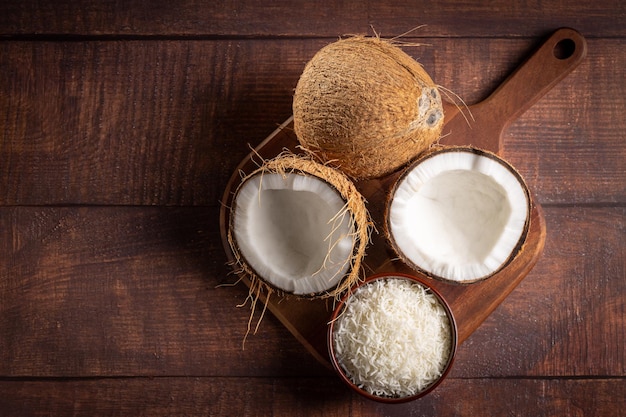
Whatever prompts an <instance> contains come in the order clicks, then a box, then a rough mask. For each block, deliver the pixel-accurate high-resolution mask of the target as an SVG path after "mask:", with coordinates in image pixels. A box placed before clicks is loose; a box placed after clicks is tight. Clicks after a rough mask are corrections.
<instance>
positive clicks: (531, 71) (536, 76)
mask: <svg viewBox="0 0 626 417" xmlns="http://www.w3.org/2000/svg"><path fill="white" fill-rule="evenodd" d="M586 54H587V42H586V41H585V38H584V37H583V36H582V35H581V34H580V33H578V32H577V31H576V30H574V29H570V28H561V29H558V30H557V31H556V32H554V33H553V34H552V36H550V38H548V40H547V41H545V42H544V43H543V45H542V46H541V47H539V49H537V50H536V51H535V52H534V53H533V54H532V55H531V56H530V57H529V58H528V59H527V60H526V61H525V62H524V63H523V64H522V65H520V66H519V67H518V69H517V70H516V71H515V72H513V73H512V74H511V75H510V76H509V78H507V79H506V80H505V81H504V82H503V83H502V84H501V85H500V86H499V87H498V88H497V89H496V90H495V91H494V92H493V93H492V94H491V95H490V96H489V97H488V98H487V99H486V100H484V102H483V103H484V104H485V105H489V106H492V107H495V108H499V109H500V110H499V111H500V112H501V113H500V114H502V117H501V118H500V120H502V121H503V122H504V123H505V126H506V125H507V124H508V123H510V122H511V121H513V120H515V119H516V118H517V117H519V116H520V115H521V114H522V113H524V112H525V111H526V110H528V109H529V108H530V107H531V106H532V105H533V104H535V103H536V102H537V101H538V100H539V99H540V98H541V97H543V96H544V95H545V94H546V93H547V92H548V91H549V90H550V89H551V88H552V87H554V86H555V85H556V84H557V83H558V82H559V81H561V80H562V79H563V78H565V76H566V75H568V74H569V73H570V72H571V71H572V70H573V69H574V68H576V67H577V66H578V64H579V63H580V62H581V61H582V60H583V58H584V57H585V55H586Z"/></svg>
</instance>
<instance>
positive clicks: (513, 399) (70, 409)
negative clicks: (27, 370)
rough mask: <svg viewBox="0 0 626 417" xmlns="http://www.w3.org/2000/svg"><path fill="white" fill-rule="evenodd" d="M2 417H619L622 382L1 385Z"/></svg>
mask: <svg viewBox="0 0 626 417" xmlns="http://www.w3.org/2000/svg"><path fill="white" fill-rule="evenodd" d="M0 393H1V394H2V395H1V398H0V412H1V413H2V415H3V416H11V417H13V416H16V417H17V416H19V417H37V416H50V415H57V416H60V415H72V416H76V417H80V416H89V417H97V416H105V415H106V416H124V415H133V416H138V417H139V416H150V417H161V416H164V417H165V416H167V417H174V416H207V415H209V416H248V415H259V416H265V415H272V416H290V417H291V416H307V417H309V416H331V417H332V416H355V417H356V416H364V417H367V416H381V415H384V416H390V417H392V416H408V415H445V416H459V417H462V416H468V417H470V416H471V417H473V416H477V415H491V416H500V415H510V416H537V417H541V416H555V415H558V416H575V415H584V416H587V415H592V416H598V417H604V416H607V417H608V416H617V415H620V412H621V411H622V410H623V409H624V407H626V400H625V398H626V384H624V380H623V379H584V378H583V379H454V378H448V379H447V380H446V381H445V382H444V383H443V384H441V385H440V386H439V387H438V388H437V389H436V390H435V391H433V392H432V393H430V394H428V395H427V396H426V397H424V398H422V399H420V400H417V401H414V402H410V403H406V404H393V405H388V404H378V403H375V402H372V401H370V400H366V399H363V398H361V397H357V395H356V394H352V393H351V392H350V391H349V390H348V388H347V387H344V386H341V385H340V384H339V381H337V380H335V379H334V378H313V379H312V378H297V379H293V378H184V377H180V378H163V377H157V378H119V379H118V378H116V379H87V380H80V379H79V380H75V379H68V380H35V381H29V380H25V381H0Z"/></svg>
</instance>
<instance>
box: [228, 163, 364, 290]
mask: <svg viewBox="0 0 626 417" xmlns="http://www.w3.org/2000/svg"><path fill="white" fill-rule="evenodd" d="M369 225H370V222H369V216H368V213H367V210H366V208H365V201H364V199H363V198H362V196H361V194H360V193H359V192H358V191H357V190H356V188H355V187H354V185H353V183H352V182H351V181H350V180H349V179H348V178H347V177H346V176H345V175H343V174H342V173H340V172H338V171H337V170H334V169H333V168H330V167H328V166H325V165H322V164H319V163H317V162H315V161H313V160H311V159H308V158H304V157H299V156H296V155H293V154H286V155H281V156H278V157H277V158H275V159H272V160H270V161H266V162H265V163H264V164H263V166H262V167H260V168H259V169H257V170H256V171H255V172H253V173H252V174H250V175H249V176H247V177H246V178H244V179H243V181H242V183H241V185H240V186H239V187H238V188H237V190H236V191H235V195H234V198H233V205H232V208H231V213H230V233H229V241H230V245H231V248H232V250H233V253H234V254H235V258H236V260H237V263H238V264H239V266H240V267H241V269H242V270H243V272H245V273H246V275H247V276H248V277H249V278H250V279H251V281H253V283H255V284H259V283H260V284H261V285H264V286H265V288H266V289H267V290H268V292H272V291H274V290H277V291H279V292H280V293H282V294H293V295H298V296H319V297H324V296H336V295H339V294H340V293H341V292H343V291H344V290H345V289H347V288H350V287H351V286H352V285H353V284H355V283H356V281H357V280H358V278H359V272H360V271H359V270H360V267H361V261H362V258H363V257H364V255H365V246H366V244H367V242H368V240H369Z"/></svg>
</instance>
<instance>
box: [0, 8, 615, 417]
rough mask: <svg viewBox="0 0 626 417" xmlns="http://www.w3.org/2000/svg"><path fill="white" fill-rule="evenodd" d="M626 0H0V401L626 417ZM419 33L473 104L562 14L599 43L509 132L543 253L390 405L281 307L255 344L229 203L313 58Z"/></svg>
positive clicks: (151, 409) (162, 412)
mask: <svg viewBox="0 0 626 417" xmlns="http://www.w3.org/2000/svg"><path fill="white" fill-rule="evenodd" d="M331 3H332V4H331ZM625 4H626V3H624V2H623V1H620V0H608V1H605V2H598V1H595V2H593V1H591V2H590V1H586V0H574V1H564V0H546V1H506V0H493V1H489V2H484V1H481V0H467V1H460V2H459V1H452V0H444V1H438V2H432V1H431V2H425V1H415V2H405V1H397V0H391V1H383V2H380V1H378V2H374V1H357V0H346V1H341V2H329V3H328V4H326V3H323V4H319V3H315V2H301V1H296V0H281V1H275V2H260V1H255V0H233V1H227V2H219V1H201V0H182V1H179V2H171V1H165V0H154V1H151V2H143V1H139V0H130V1H126V2H120V1H109V0H104V1H94V0H77V1H69V0H59V1H35V0H25V1H19V2H16V1H13V2H10V1H5V2H0V80H1V81H0V415H1V416H2V417H4V416H8V417H14V416H15V417H23V416H26V417H28V416H48V415H57V416H99V415H107V416H122V415H137V416H151V417H160V416H183V415H186V416H195V415H197V416H200V415H202V416H206V415H220V416H229V415H238V416H240V415H275V416H299V415H302V416H304V415H306V416H308V415H324V416H339V415H342V416H344V415H348V416H408V415H414V416H429V415H442V416H448V415H449V416H482V415H493V416H499V415H512V416H553V415H558V416H561V415H567V416H570V415H571V416H602V417H603V416H607V417H608V416H610V417H614V416H619V415H623V414H624V409H625V407H626V404H625V403H624V398H626V392H625V387H626V384H625V383H624V382H625V381H626V357H625V356H624V355H625V353H624V348H623V347H624V345H625V344H626V334H625V329H626V309H625V308H626V307H624V306H625V305H626V304H625V303H624V300H625V299H626V288H625V285H626V284H625V282H626V281H625V280H624V277H625V276H626V266H625V262H626V261H625V259H626V254H625V253H624V250H625V249H624V248H626V242H625V240H624V239H625V236H626V229H625V228H626V212H625V206H626V201H625V199H626V188H625V187H626V170H625V169H624V166H625V165H624V161H626V141H625V140H624V131H626V121H625V118H624V117H623V116H624V109H625V108H626V101H625V100H626V99H625V98H624V97H626V90H625V88H626V84H625V83H624V79H626V74H625V72H624V68H625V67H626V55H625V54H624V50H625V49H626V31H625V26H624V20H625V19H626V6H625ZM422 24H426V26H425V27H423V28H420V29H417V30H416V31H414V32H412V33H411V34H409V35H407V36H404V37H402V40H403V41H406V42H409V43H414V42H417V43H422V44H424V45H423V46H420V47H406V48H405V50H406V51H407V52H408V53H409V54H410V55H411V56H413V57H415V58H416V59H418V60H419V61H420V62H421V63H422V64H423V65H424V66H425V68H426V69H427V71H428V72H429V73H430V74H431V75H432V76H433V78H434V79H435V81H436V82H438V83H439V84H441V85H443V86H444V87H447V88H448V89H450V90H451V91H453V92H455V93H457V94H458V95H459V96H460V97H461V98H463V99H464V100H465V101H466V102H467V103H468V104H472V103H477V102H479V101H481V100H483V99H484V98H485V97H487V95H488V94H489V93H491V92H492V91H493V89H494V88H495V87H496V86H498V85H499V84H500V83H501V82H502V81H503V80H504V79H505V78H506V77H507V76H508V74H509V73H510V72H511V71H513V70H514V69H515V68H517V67H518V66H519V64H520V63H521V60H522V59H523V58H524V57H525V56H527V55H528V53H529V52H531V51H532V50H534V49H535V48H536V47H537V46H538V45H540V44H541V43H542V41H543V39H544V38H545V37H546V36H548V35H549V34H550V33H552V32H553V31H554V30H555V29H557V28H559V27H563V26H570V27H573V28H575V29H577V30H579V31H580V32H581V33H582V34H583V35H584V36H585V37H586V38H587V42H588V53H587V58H586V59H585V60H584V61H583V62H582V64H581V65H580V66H579V67H578V68H577V69H576V70H575V71H574V72H573V73H571V74H570V75H569V76H568V77H567V78H566V79H564V80H563V81H561V82H560V83H559V84H558V85H557V86H555V87H554V88H553V89H552V90H551V91H550V92H549V93H548V94H547V95H546V96H545V97H543V98H542V99H541V100H539V101H538V102H537V103H536V104H534V105H533V106H532V107H531V108H530V109H528V111H526V112H525V113H524V114H523V115H521V116H520V117H519V118H518V119H517V121H516V122H515V123H513V124H512V125H510V126H509V127H508V128H507V130H506V131H505V133H504V141H503V146H504V156H505V157H506V158H507V159H508V160H509V161H510V162H511V163H512V164H513V165H514V166H515V167H516V168H517V169H518V170H519V171H520V172H521V173H522V174H523V175H524V177H525V179H526V180H527V182H528V183H529V185H530V187H531V189H532V191H533V192H534V194H535V196H536V197H537V201H538V202H539V203H540V204H541V205H542V206H543V208H544V214H545V218H546V222H547V241H546V247H545V250H544V254H543V256H542V258H541V259H540V261H539V263H538V264H537V266H536V267H535V268H534V269H533V271H532V272H531V274H530V275H528V276H527V277H526V278H525V279H524V281H523V282H522V284H521V285H520V286H518V287H517V288H516V289H515V290H514V291H513V292H512V293H511V294H510V295H509V296H508V297H507V298H506V300H505V301H504V302H503V303H502V304H501V305H500V306H499V307H498V308H497V309H496V310H495V311H494V312H493V313H492V314H491V315H490V316H489V317H488V318H487V319H486V320H485V322H483V324H482V325H481V327H480V328H479V329H478V330H477V331H476V332H474V333H473V334H472V335H471V336H470V337H469V338H468V339H467V340H466V341H465V343H464V344H463V345H462V346H461V348H460V349H459V352H458V357H457V360H456V361H455V364H454V367H453V370H452V373H451V374H450V377H449V378H448V379H447V380H446V381H444V383H443V384H442V385H440V386H439V387H438V388H437V390H435V391H434V392H432V393H431V394H429V395H428V396H426V397H425V398H423V399H421V400H419V401H416V402H412V403H409V404H404V405H400V406H394V407H388V406H383V405H379V404H376V403H372V402H369V401H366V400H364V399H362V398H360V397H357V396H356V395H354V394H352V393H351V392H350V391H349V390H348V389H347V388H346V387H343V386H342V385H341V383H340V381H339V380H338V379H337V378H336V377H335V376H334V375H333V374H331V373H330V372H329V371H328V370H327V369H325V368H324V367H323V366H321V365H320V364H319V363H318V362H316V361H315V359H314V358H312V357H311V355H310V354H309V353H308V352H307V351H306V349H304V347H303V346H302V345H301V344H300V343H299V342H298V341H297V340H295V338H293V336H292V335H291V334H290V333H289V331H288V330H287V329H285V328H284V327H283V325H282V324H281V323H280V322H279V321H278V320H277V319H276V318H275V317H273V316H272V315H271V314H267V315H266V316H265V317H264V319H263V321H262V323H261V325H260V328H259V331H258V333H257V334H256V335H250V336H249V337H248V339H247V341H246V345H245V350H242V341H243V337H244V335H245V332H246V326H247V320H248V317H249V313H250V310H249V309H248V306H246V307H243V308H237V307H236V306H237V305H238V304H240V303H242V302H243V301H244V300H245V298H246V296H247V294H248V292H247V288H246V287H245V285H242V284H238V285H236V286H233V287H220V288H216V285H217V284H220V283H223V282H233V281H234V277H233V276H232V275H229V272H230V268H229V267H228V266H227V265H226V264H225V262H226V257H225V254H224V251H223V248H222V245H221V241H220V236H219V222H218V212H219V205H220V202H219V201H220V198H221V196H222V192H223V190H224V188H225V186H226V183H227V181H228V178H229V177H230V175H231V174H232V172H233V169H234V168H235V167H236V165H237V164H238V163H239V161H241V159H242V158H243V157H244V156H245V155H247V154H248V153H249V151H250V147H249V145H251V146H256V145H258V144H259V143H260V142H261V141H262V140H263V139H264V138H265V137H267V135H268V134H270V133H271V132H272V131H273V130H274V129H275V128H276V127H277V126H278V124H280V123H282V122H283V121H284V120H286V119H287V118H288V117H289V116H290V115H291V97H292V93H293V88H294V87H295V85H296V82H297V79H298V77H299V75H300V73H301V71H302V69H303V68H304V65H305V63H306V62H307V61H308V59H310V58H311V57H312V56H313V54H314V53H315V52H316V51H317V50H318V49H319V48H321V47H322V46H324V45H325V44H327V43H329V42H331V41H333V40H335V39H338V37H339V36H341V35H345V34H353V33H360V34H373V33H374V31H376V32H378V33H380V34H381V35H382V36H383V37H387V38H389V37H393V36H396V35H400V34H402V33H403V32H405V31H407V30H410V29H412V28H415V27H417V26H418V25H422ZM258 317H259V312H258V311H257V314H256V316H255V318H258Z"/></svg>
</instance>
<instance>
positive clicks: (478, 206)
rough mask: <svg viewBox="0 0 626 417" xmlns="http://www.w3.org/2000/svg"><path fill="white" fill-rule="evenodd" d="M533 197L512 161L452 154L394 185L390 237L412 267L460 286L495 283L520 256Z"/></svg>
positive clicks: (436, 155)
mask: <svg viewBox="0 0 626 417" xmlns="http://www.w3.org/2000/svg"><path fill="white" fill-rule="evenodd" d="M530 204H531V201H530V193H529V191H528V187H527V186H526V184H525V182H524V180H523V179H522V177H521V176H520V175H519V173H517V171H516V170H515V169H514V168H513V167H512V166H511V165H510V164H508V163H507V162H506V161H504V160H503V159H501V158H499V157H498V156H497V155H495V154H492V153H490V152H486V151H482V150H478V149H474V148H456V147H455V148H445V149H441V150H437V151H434V152H432V153H429V154H428V155H426V156H425V157H423V158H420V159H419V160H418V161H416V162H415V163H414V164H412V165H411V166H410V167H409V168H407V170H406V171H405V172H404V173H403V175H402V176H401V177H400V179H399V180H398V181H397V182H396V184H395V185H394V187H393V189H392V192H391V194H390V200H389V203H388V205H387V220H386V223H387V224H386V227H387V230H386V231H387V235H388V238H389V241H390V243H391V246H392V247H393V248H394V250H395V251H396V253H397V254H398V255H399V257H400V258H401V259H402V260H403V261H404V262H405V263H407V264H408V265H409V266H411V267H413V268H415V269H417V270H420V271H422V272H424V273H426V274H427V275H429V276H431V277H434V278H439V279H443V280H446V281H451V282H456V283H470V282H474V281H478V280H481V279H485V278H488V277H490V276H492V275H493V274H495V273H496V272H498V271H499V270H500V269H502V268H503V267H504V266H506V264H507V263H508V262H510V260H511V259H513V258H514V256H515V254H516V253H517V252H518V251H519V250H520V248H521V246H522V244H523V242H524V239H525V237H526V234H527V232H528V227H529V223H530V207H531V205H530Z"/></svg>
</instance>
